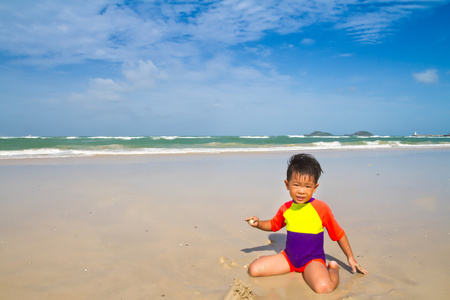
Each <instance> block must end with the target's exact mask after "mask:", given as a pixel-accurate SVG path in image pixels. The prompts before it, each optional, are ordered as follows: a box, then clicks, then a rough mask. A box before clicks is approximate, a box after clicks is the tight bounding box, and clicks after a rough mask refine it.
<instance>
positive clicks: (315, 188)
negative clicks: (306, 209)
mask: <svg viewBox="0 0 450 300" xmlns="http://www.w3.org/2000/svg"><path fill="white" fill-rule="evenodd" d="M318 187H319V183H316V186H315V187H314V193H315V192H316V190H317V188H318Z"/></svg>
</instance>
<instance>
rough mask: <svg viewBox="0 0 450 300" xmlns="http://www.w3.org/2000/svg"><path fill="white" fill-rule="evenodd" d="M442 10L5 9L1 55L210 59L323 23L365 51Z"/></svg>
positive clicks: (325, 0) (375, 4)
mask: <svg viewBox="0 0 450 300" xmlns="http://www.w3.org/2000/svg"><path fill="white" fill-rule="evenodd" d="M442 2H443V0H442V1H438V0H436V1H426V0H417V1H414V5H413V4H411V1H391V0H370V1H365V2H364V3H363V4H361V2H360V1H357V0H334V1H329V0H316V1H310V0H285V1H275V0H267V1H256V0H224V1H219V0H216V1H210V2H206V3H204V2H194V1H193V2H187V3H186V2H173V1H171V2H166V1H158V2H156V1H144V2H136V3H134V4H133V5H126V4H123V1H118V0H116V1H107V0H97V1H91V0H80V1H52V0H41V1H34V0H32V1H31V0H29V1H26V0H21V1H8V2H3V3H2V4H1V6H0V49H3V50H6V51H8V52H9V53H10V54H11V55H12V56H18V57H20V58H21V61H22V62H29V63H33V64H49V63H51V64H71V63H78V62H81V61H85V60H89V59H100V60H108V61H116V62H120V63H123V62H127V61H138V60H139V59H151V60H153V61H164V60H170V59H171V58H173V57H192V56H198V55H202V54H205V53H209V54H211V53H215V52H217V51H216V50H217V48H219V49H221V50H223V49H226V48H227V47H229V46H233V45H236V44H239V43H242V42H247V41H256V40H259V39H260V38H261V37H263V36H264V35H266V34H267V33H270V32H272V33H281V34H288V33H294V32H299V31H300V30H302V28H305V27H307V26H309V25H312V24H320V23H328V24H329V23H332V24H335V28H336V29H344V30H346V31H347V32H348V34H350V35H352V36H354V38H355V40H357V41H359V42H361V43H376V42H380V41H381V40H382V38H383V37H384V36H385V35H386V34H389V33H390V32H391V30H392V26H393V25H394V24H395V23H396V22H398V20H400V19H404V18H406V17H408V16H409V15H410V14H411V13H413V12H415V11H419V10H424V9H426V8H429V7H430V6H431V5H434V4H436V3H442ZM303 42H304V43H307V44H310V43H312V40H311V39H304V40H303Z"/></svg>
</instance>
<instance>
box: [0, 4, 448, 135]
mask: <svg viewBox="0 0 450 300" xmlns="http://www.w3.org/2000/svg"><path fill="white" fill-rule="evenodd" d="M449 15H450V0H416V1H414V0H295V1H294V0H283V1H275V0H223V1H221V0H205V1H178V0H172V1H158V0H142V1H116V0H78V1H58V0H40V1H35V0H19V1H17V0H2V1H1V2H0V136H26V135H36V136H73V135H78V136H94V135H111V136H112V135H116V136H142V135H145V136H153V135H179V136H181V135H185V136H191V135H291V134H307V133H311V132H313V131H316V130H319V131H325V132H330V133H333V134H336V135H340V134H351V133H354V132H356V131H360V130H365V131H369V132H371V133H373V134H379V135H410V134H413V133H414V132H417V133H418V134H448V133H450V18H449V17H448V16H449Z"/></svg>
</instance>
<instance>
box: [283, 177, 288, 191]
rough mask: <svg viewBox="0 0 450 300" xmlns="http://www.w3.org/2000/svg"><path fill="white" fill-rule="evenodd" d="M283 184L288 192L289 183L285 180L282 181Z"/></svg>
mask: <svg viewBox="0 0 450 300" xmlns="http://www.w3.org/2000/svg"><path fill="white" fill-rule="evenodd" d="M284 184H285V185H286V189H287V190H289V181H287V179H285V180H284Z"/></svg>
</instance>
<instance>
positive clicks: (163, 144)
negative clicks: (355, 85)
mask: <svg viewBox="0 0 450 300" xmlns="http://www.w3.org/2000/svg"><path fill="white" fill-rule="evenodd" d="M408 148H410V149H417V148H448V149H450V136H370V137H363V136H325V137H323V136H317V137H313V136H304V135H282V136H65V137H45V136H25V137H0V159H18V158H47V157H83V156H95V155H152V154H186V153H193V154H195V153H197V154H200V153H227V152H228V153H230V152H272V151H309V150H361V149H367V150H370V149H408Z"/></svg>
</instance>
